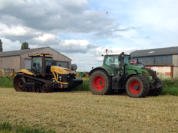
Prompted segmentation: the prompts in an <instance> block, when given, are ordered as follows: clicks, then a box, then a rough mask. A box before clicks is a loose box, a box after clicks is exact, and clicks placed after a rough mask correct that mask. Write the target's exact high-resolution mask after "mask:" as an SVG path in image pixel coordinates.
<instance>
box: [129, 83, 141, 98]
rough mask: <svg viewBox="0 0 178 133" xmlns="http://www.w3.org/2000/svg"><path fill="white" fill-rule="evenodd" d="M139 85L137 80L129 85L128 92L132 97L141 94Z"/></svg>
mask: <svg viewBox="0 0 178 133" xmlns="http://www.w3.org/2000/svg"><path fill="white" fill-rule="evenodd" d="M141 88H142V87H141V83H140V82H139V81H138V80H133V81H131V82H130V84H129V89H130V92H131V93H132V94H134V95H137V94H139V93H140V92H141Z"/></svg>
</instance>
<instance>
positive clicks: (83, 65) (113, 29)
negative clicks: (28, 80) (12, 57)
mask: <svg viewBox="0 0 178 133" xmlns="http://www.w3.org/2000/svg"><path fill="white" fill-rule="evenodd" d="M177 5H178V1H177V0H0V39H1V40H2V42H3V49H4V51H11V50H19V49H20V47H21V43H22V42H24V41H26V42H28V43H29V45H30V48H38V47H47V46H49V47H51V48H53V49H55V50H57V51H59V52H61V53H63V54H65V55H67V56H68V57H70V58H71V59H72V63H75V64H77V65H78V71H90V70H91V68H92V67H96V66H99V65H101V64H102V56H101V54H102V53H104V52H105V49H109V50H110V51H112V52H121V51H124V52H128V53H129V52H131V51H134V50H139V49H150V48H162V47H171V46H178V13H177V12H178V8H177Z"/></svg>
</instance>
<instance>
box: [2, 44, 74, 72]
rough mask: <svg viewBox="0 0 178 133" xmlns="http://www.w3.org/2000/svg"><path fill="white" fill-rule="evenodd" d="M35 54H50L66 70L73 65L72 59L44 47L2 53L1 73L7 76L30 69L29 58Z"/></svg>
mask: <svg viewBox="0 0 178 133" xmlns="http://www.w3.org/2000/svg"><path fill="white" fill-rule="evenodd" d="M33 53H39V54H40V53H49V54H51V55H52V56H53V59H54V60H56V61H57V64H58V65H60V66H63V67H66V68H69V67H70V65H71V59H70V58H69V57H67V56H65V55H63V54H61V53H60V52H58V51H56V50H54V49H52V48H50V47H42V48H36V49H25V50H17V51H7V52H0V73H4V74H6V73H9V72H14V71H18V70H20V69H23V68H25V69H30V68H31V58H30V57H28V55H29V54H33Z"/></svg>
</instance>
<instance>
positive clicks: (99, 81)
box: [93, 76, 105, 91]
mask: <svg viewBox="0 0 178 133" xmlns="http://www.w3.org/2000/svg"><path fill="white" fill-rule="evenodd" d="M93 87H94V89H95V90H97V91H102V90H103V89H104V87H105V80H104V78H103V77H101V76H96V77H95V78H94V79H93Z"/></svg>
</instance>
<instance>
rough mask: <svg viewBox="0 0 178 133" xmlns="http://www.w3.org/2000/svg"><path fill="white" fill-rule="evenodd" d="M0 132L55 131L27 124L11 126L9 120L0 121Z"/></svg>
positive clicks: (53, 132) (36, 132) (42, 132)
mask: <svg viewBox="0 0 178 133" xmlns="http://www.w3.org/2000/svg"><path fill="white" fill-rule="evenodd" d="M0 133H55V131H52V130H49V131H45V130H42V129H37V128H31V127H27V126H17V125H16V126H12V125H11V124H10V123H9V122H3V123H0Z"/></svg>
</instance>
